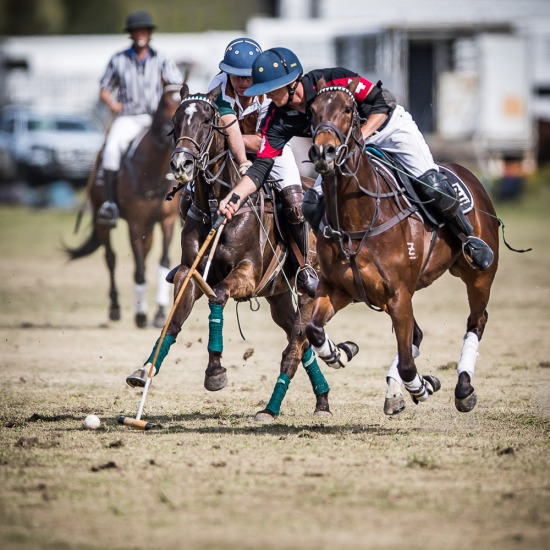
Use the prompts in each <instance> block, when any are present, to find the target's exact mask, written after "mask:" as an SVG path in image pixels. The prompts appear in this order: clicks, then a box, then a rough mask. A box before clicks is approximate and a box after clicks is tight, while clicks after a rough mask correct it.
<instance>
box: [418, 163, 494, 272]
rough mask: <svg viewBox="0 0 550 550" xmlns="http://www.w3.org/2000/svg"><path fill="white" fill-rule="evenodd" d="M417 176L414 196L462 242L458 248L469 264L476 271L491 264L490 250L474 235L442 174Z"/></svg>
mask: <svg viewBox="0 0 550 550" xmlns="http://www.w3.org/2000/svg"><path fill="white" fill-rule="evenodd" d="M419 179H420V181H421V182H423V183H422V184H421V185H420V186H419V187H418V188H417V192H418V195H419V196H420V197H421V198H422V200H426V201H428V202H429V207H430V208H431V209H432V210H433V211H434V214H435V216H436V218H438V219H441V220H442V221H443V222H444V223H445V224H446V225H447V226H448V227H449V229H450V230H451V231H452V232H453V233H454V234H455V235H456V236H457V237H458V238H459V239H460V240H461V241H462V251H463V254H464V256H465V257H466V259H467V260H468V262H469V263H470V265H471V266H472V267H473V268H475V269H479V270H480V271H484V270H486V269H487V268H488V267H489V266H490V265H491V264H492V263H493V259H494V254H493V251H492V250H491V248H490V247H489V246H488V245H487V243H486V242H484V241H483V240H481V239H480V238H479V237H476V236H475V234H474V228H473V227H472V224H471V223H470V222H469V221H468V219H467V218H466V215H465V214H464V212H463V211H462V208H461V207H460V201H459V200H458V197H457V196H456V193H455V190H454V188H453V186H452V185H451V184H450V183H449V180H448V179H447V177H446V176H445V174H443V173H441V172H437V171H436V170H429V171H428V172H426V173H425V174H424V175H422V176H420V178H419Z"/></svg>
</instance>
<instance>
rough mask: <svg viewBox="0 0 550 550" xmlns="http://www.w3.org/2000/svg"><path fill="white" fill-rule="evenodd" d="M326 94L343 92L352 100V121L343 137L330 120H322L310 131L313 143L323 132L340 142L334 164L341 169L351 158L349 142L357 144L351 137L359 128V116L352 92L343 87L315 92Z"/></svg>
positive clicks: (326, 88) (329, 87)
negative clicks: (333, 136)
mask: <svg viewBox="0 0 550 550" xmlns="http://www.w3.org/2000/svg"><path fill="white" fill-rule="evenodd" d="M326 92H344V93H346V94H348V95H349V96H350V97H351V100H352V105H353V114H352V121H351V124H350V126H349V129H348V131H347V134H346V135H345V136H344V134H343V133H342V131H341V130H340V128H338V126H336V124H334V122H332V121H330V120H322V121H321V122H319V124H318V125H317V126H316V127H315V128H312V131H311V132H312V135H313V143H315V140H316V139H317V136H318V135H319V134H322V133H323V132H325V133H329V134H332V135H335V136H336V137H337V138H338V140H339V141H340V145H339V146H338V147H337V148H336V155H335V161H334V163H335V165H336V166H337V167H341V166H342V165H343V164H345V163H346V162H347V161H348V160H349V158H350V157H351V152H350V141H351V140H353V141H355V142H357V139H356V138H355V137H354V136H353V132H354V130H356V129H357V128H358V127H359V116H358V111H357V104H356V103H355V98H354V96H353V92H351V91H350V90H348V88H345V87H344V86H326V87H325V88H322V89H321V90H319V91H318V92H317V95H318V96H319V95H321V94H323V93H326Z"/></svg>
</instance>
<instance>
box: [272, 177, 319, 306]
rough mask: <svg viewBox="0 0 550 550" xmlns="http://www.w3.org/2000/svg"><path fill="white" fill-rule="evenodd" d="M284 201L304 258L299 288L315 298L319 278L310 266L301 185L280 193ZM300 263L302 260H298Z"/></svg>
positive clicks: (295, 240) (289, 221) (292, 230)
mask: <svg viewBox="0 0 550 550" xmlns="http://www.w3.org/2000/svg"><path fill="white" fill-rule="evenodd" d="M280 196H281V200H282V201H283V213H284V216H285V219H286V221H287V223H288V227H289V230H290V234H291V237H292V239H294V242H295V243H296V245H297V247H298V250H299V252H300V254H301V255H302V257H303V261H304V264H305V265H303V266H301V267H300V269H299V270H298V275H297V276H296V279H297V282H298V286H299V287H300V289H301V290H303V291H304V292H305V293H306V294H307V295H308V296H309V297H310V298H313V297H314V296H315V291H316V290H317V283H318V280H317V277H316V274H315V271H314V269H313V268H312V267H311V266H310V265H309V262H308V259H307V256H308V226H307V224H306V220H305V218H304V214H303V212H302V206H301V205H302V199H303V192H302V187H301V186H300V185H289V186H288V187H284V188H283V189H281V191H280ZM297 260H298V263H300V259H299V258H297Z"/></svg>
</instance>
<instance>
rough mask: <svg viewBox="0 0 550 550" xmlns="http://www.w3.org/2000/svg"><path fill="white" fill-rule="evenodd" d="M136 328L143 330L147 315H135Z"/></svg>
mask: <svg viewBox="0 0 550 550" xmlns="http://www.w3.org/2000/svg"><path fill="white" fill-rule="evenodd" d="M136 326H137V328H145V327H146V326H147V315H145V313H136Z"/></svg>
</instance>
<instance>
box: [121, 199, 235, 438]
mask: <svg viewBox="0 0 550 550" xmlns="http://www.w3.org/2000/svg"><path fill="white" fill-rule="evenodd" d="M238 200H239V196H238V195H236V194H235V193H233V195H232V196H231V199H230V201H229V202H232V203H237V202H238ZM222 224H223V225H225V216H223V215H220V216H218V219H217V220H216V221H215V222H214V224H213V225H212V229H211V230H210V232H209V233H208V235H207V237H206V240H205V241H204V243H203V245H202V246H201V248H200V250H199V252H198V253H197V257H196V258H195V261H194V262H193V265H192V266H191V268H190V269H189V271H188V272H187V275H186V276H185V279H184V281H183V284H182V285H181V288H180V290H179V292H178V294H177V296H176V299H175V300H174V305H173V306H172V310H171V311H170V315H168V319H167V320H166V323H165V324H164V327H163V329H162V332H161V334H160V339H159V342H158V344H157V348H156V351H155V355H154V356H153V360H152V361H151V366H150V367H149V373H148V374H147V380H146V381H145V387H144V388H143V395H142V396H141V401H140V402H139V407H138V410H137V413H136V417H135V418H128V417H127V416H122V415H121V416H119V417H118V418H117V422H118V423H119V424H123V425H124V426H130V427H131V428H135V429H137V430H150V429H151V428H154V426H155V425H154V424H153V423H152V422H147V421H146V420H141V414H142V412H143V407H144V405H145V399H146V398H147V393H148V391H149V386H150V385H151V381H152V380H153V370H154V368H155V364H156V362H157V358H158V354H159V351H160V348H161V345H162V343H163V342H164V337H165V336H166V332H167V331H168V326H169V325H170V321H171V320H172V317H173V316H174V313H175V311H176V308H177V307H178V304H179V302H180V300H181V297H182V296H183V293H184V291H185V289H186V287H187V283H189V280H190V279H191V277H192V276H193V273H194V272H195V271H196V269H197V266H198V265H199V262H200V261H201V259H202V257H203V256H204V253H205V252H206V249H207V248H208V247H209V245H210V242H211V241H212V239H213V238H214V236H215V235H216V233H217V232H218V230H220V231H221V229H220V226H221V227H223V225H222Z"/></svg>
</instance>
